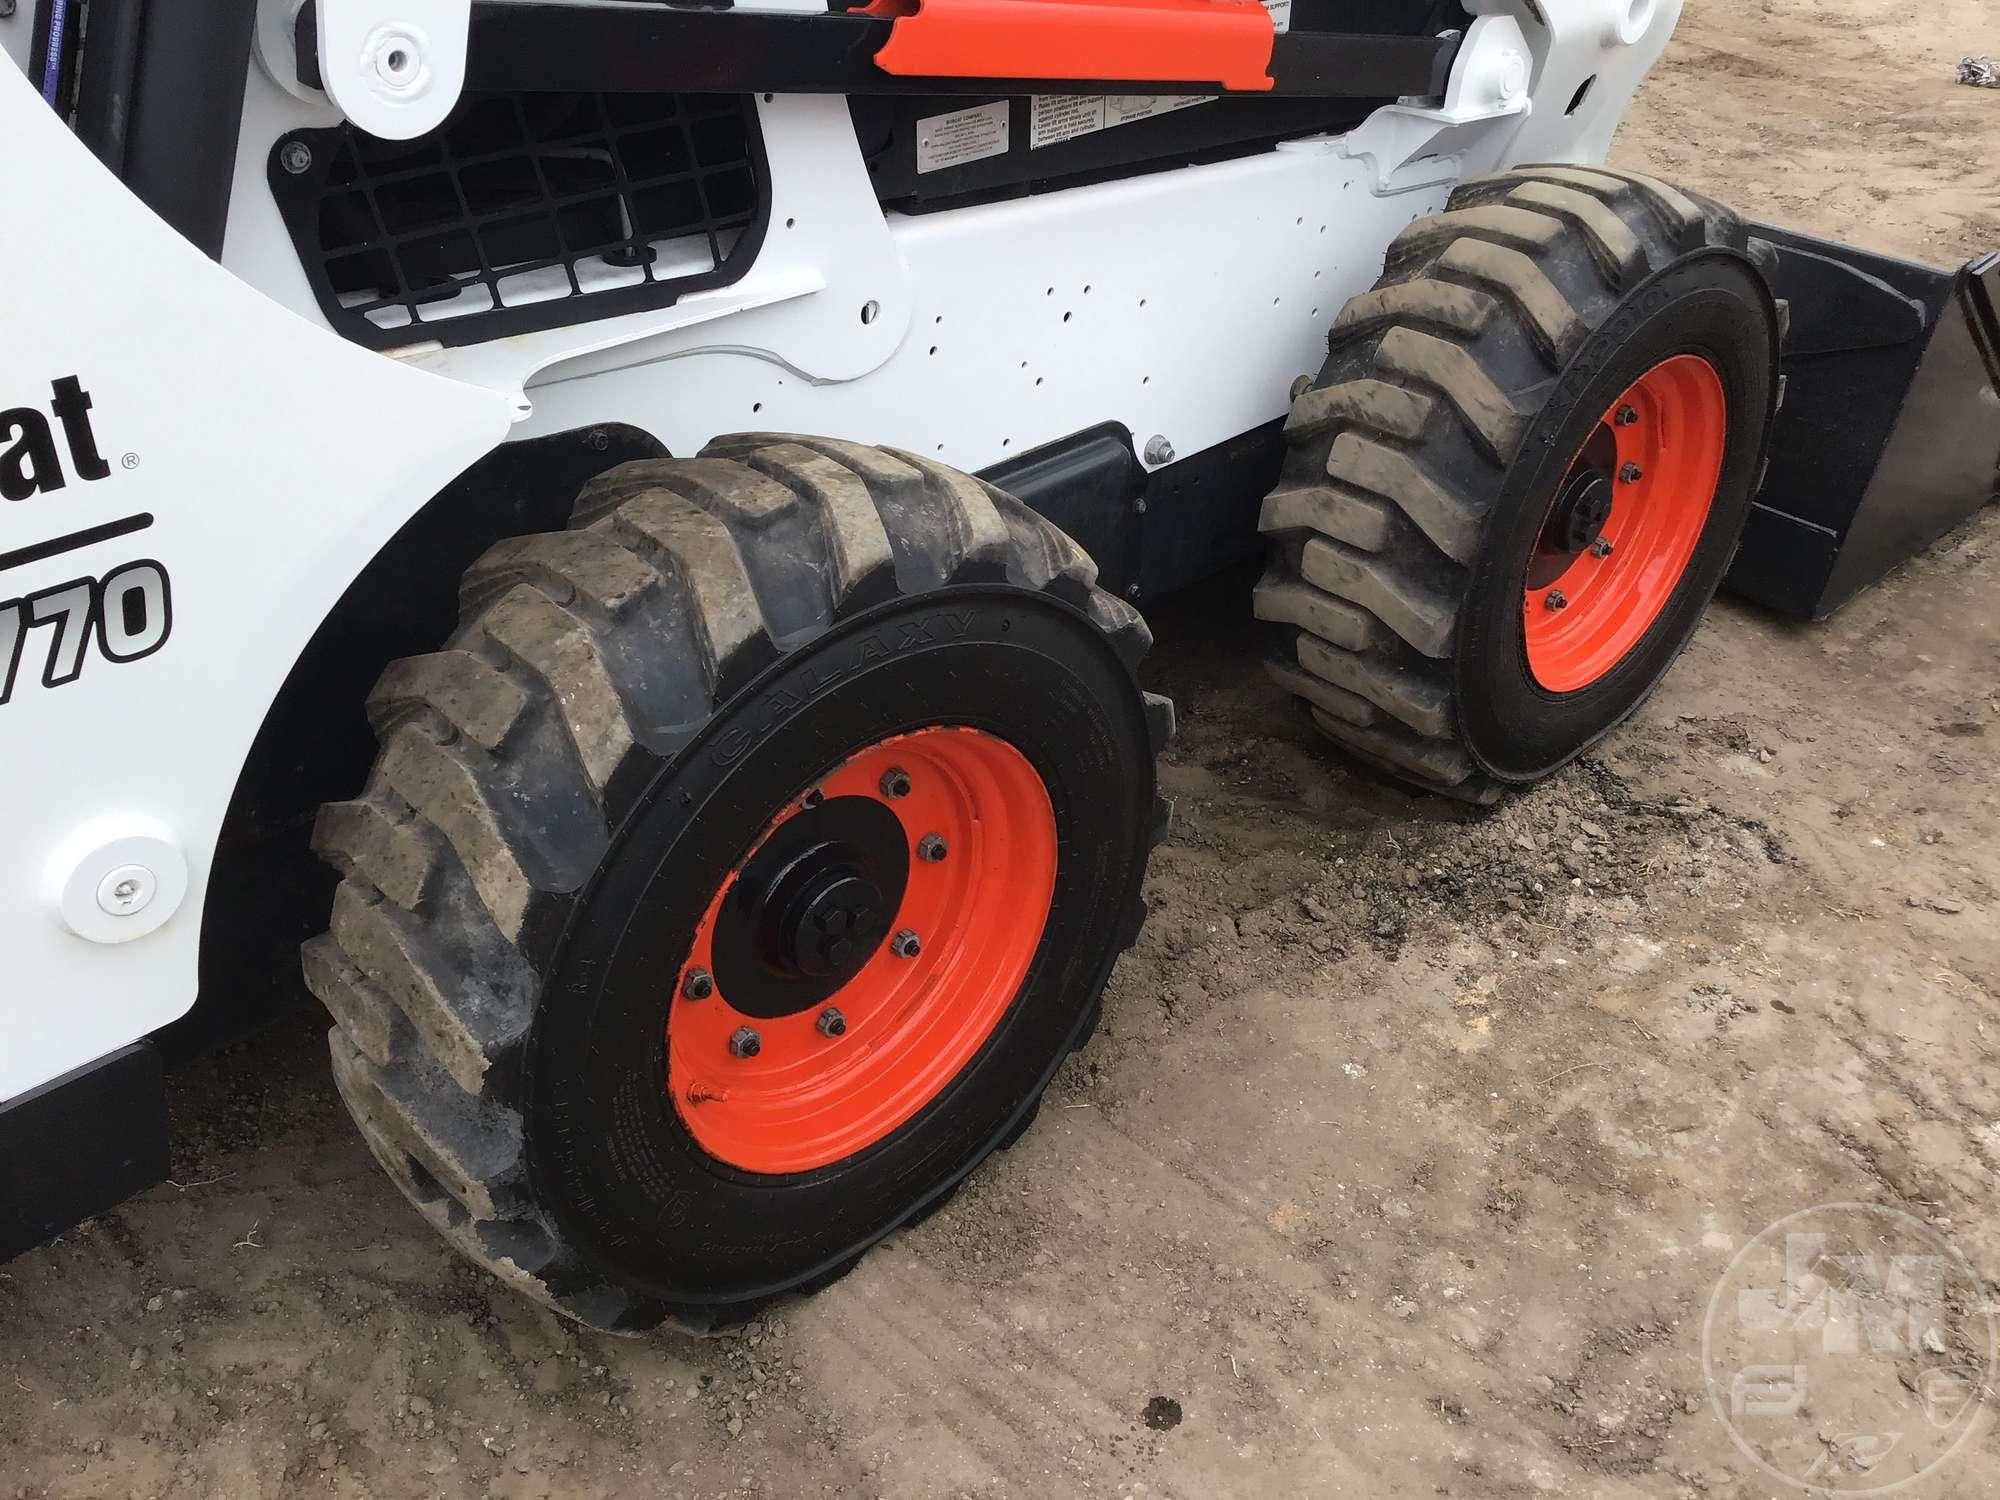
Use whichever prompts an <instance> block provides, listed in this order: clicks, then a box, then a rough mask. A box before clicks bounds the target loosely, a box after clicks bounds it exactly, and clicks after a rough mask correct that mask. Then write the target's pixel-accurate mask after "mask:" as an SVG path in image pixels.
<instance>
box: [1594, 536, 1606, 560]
mask: <svg viewBox="0 0 2000 1500" xmlns="http://www.w3.org/2000/svg"><path fill="white" fill-rule="evenodd" d="M1590 555H1591V556H1592V557H1609V556H1610V555H1611V543H1609V542H1607V541H1606V540H1605V539H1604V538H1603V537H1599V538H1598V539H1597V540H1596V541H1594V542H1592V543H1591V544H1590Z"/></svg>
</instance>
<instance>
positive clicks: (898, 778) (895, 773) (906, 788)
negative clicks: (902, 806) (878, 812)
mask: <svg viewBox="0 0 2000 1500" xmlns="http://www.w3.org/2000/svg"><path fill="white" fill-rule="evenodd" d="M882 795H883V796H885V797H888V798H890V799H892V800H893V799H894V798H897V797H907V796H909V795H910V773H909V772H908V771H905V770H904V769H903V768H902V767H901V766H891V767H890V768H889V769H888V770H886V771H884V772H883V773H882Z"/></svg>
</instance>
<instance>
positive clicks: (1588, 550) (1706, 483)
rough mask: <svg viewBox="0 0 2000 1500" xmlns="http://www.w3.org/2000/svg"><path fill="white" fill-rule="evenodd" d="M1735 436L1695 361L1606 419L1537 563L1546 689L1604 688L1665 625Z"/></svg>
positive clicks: (1531, 648)
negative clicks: (1654, 629) (1658, 625)
mask: <svg viewBox="0 0 2000 1500" xmlns="http://www.w3.org/2000/svg"><path fill="white" fill-rule="evenodd" d="M1728 431H1729V419H1728V407H1727V402H1726V399H1725V396H1724V392H1723V388H1722V377H1721V376H1720V375H1718V374H1717V373H1716V370H1715V366H1714V365H1712V364H1710V363H1709V362H1708V361H1707V360H1706V359H1703V358H1702V357H1700V356H1699V355H1694V354H1682V355H1676V356H1675V357H1674V358H1672V359H1669V360H1665V361H1663V362H1662V363H1660V364H1658V365H1655V366H1654V367H1653V368H1652V369H1650V370H1648V371H1647V372H1646V373H1645V374H1644V375H1642V376H1640V377H1639V379H1638V381H1637V382H1636V383H1635V384H1634V385H1633V386H1632V387H1631V389H1630V390H1628V391H1626V392H1625V394H1624V395H1622V396H1620V397H1619V398H1618V400H1617V401H1616V402H1615V403H1614V404H1613V405H1612V407H1611V409H1610V410H1609V411H1607V412H1606V413H1605V414H1604V418H1603V420H1602V421H1601V422H1600V423H1599V424H1598V426H1597V428H1596V429H1595V430H1594V431H1593V432H1592V434H1591V436H1590V438H1589V440H1588V441H1587V442H1586V443H1585V444H1584V447H1583V449H1582V451H1581V452H1580V453H1579V454H1578V455H1577V458H1576V461H1575V462H1574V463H1573V464H1572V465H1571V467H1570V470H1569V472H1568V474H1566V475H1565V476H1564V479H1563V484H1562V487H1561V489H1559V490H1558V492H1557V495H1556V498H1555V500H1554V501H1553V502H1552V503H1551V505H1550V507H1549V512H1548V515H1547V516H1546V518H1545V519H1544V521H1543V525H1542V529H1541V532H1540V533H1539V534H1538V536H1537V537H1536V541H1535V552H1534V555H1533V556H1532V557H1531V558H1530V560H1529V567H1528V578H1527V591H1526V594H1525V596H1524V597H1523V599H1522V602H1521V608H1522V619H1523V622H1524V624H1525V626H1526V635H1527V654H1528V669H1529V671H1530V672H1531V673H1532V674H1533V676H1534V679H1535V681H1536V682H1537V683H1539V684H1540V685H1541V686H1542V687H1543V688H1545V689H1546V690H1547V691H1549V692H1552V693H1573V692H1576V691H1578V690H1580V689H1582V688H1587V687H1589V686H1590V685H1591V684H1592V683H1594V682H1597V681H1599V680H1601V679H1602V678H1603V677H1605V676H1606V675H1607V674H1608V673H1610V672H1611V671H1612V670H1613V669H1614V668H1615V667H1617V666H1618V664H1619V663H1620V662H1622V661H1624V660H1625V658H1626V657H1627V656H1628V655H1629V654H1630V653H1631V651H1632V648H1633V647H1634V646H1636V645H1638V644H1639V641H1640V639H1641V638H1642V637H1644V636H1645V634H1646V632H1647V631H1648V630H1650V629H1651V628H1652V626H1653V623H1654V622H1655V621H1656V620H1658V619H1659V617H1660V613H1661V611H1662V610H1664V609H1665V608H1666V607H1667V601H1668V600H1670V599H1671V598H1672V597H1673V595H1674V591H1675V589H1676V588H1677V587H1679V585H1680V581H1681V578H1682V576H1683V575H1684V574H1685V573H1686V572H1687V566H1688V562H1689V560H1690V559H1691V558H1692V557H1693V556H1694V551H1695V547H1696V546H1697V545H1698V544H1699V543H1700V541H1701V536H1702V532H1703V531H1704V530H1705V529H1706V528H1707V525H1708V517H1709V512H1710V511H1711V510H1712V509H1713V508H1714V504H1715V491H1716V485H1717V484H1718V482H1719V481H1720V480H1721V477H1722V460H1723V454H1724V452H1725V450H1726V447H1727V443H1728Z"/></svg>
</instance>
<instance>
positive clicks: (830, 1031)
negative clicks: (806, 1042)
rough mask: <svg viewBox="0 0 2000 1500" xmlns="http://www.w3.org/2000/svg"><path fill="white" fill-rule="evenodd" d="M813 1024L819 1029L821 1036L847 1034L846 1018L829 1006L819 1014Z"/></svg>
mask: <svg viewBox="0 0 2000 1500" xmlns="http://www.w3.org/2000/svg"><path fill="white" fill-rule="evenodd" d="M813 1024H814V1025H815V1026H817V1027H818V1028H819V1034H820V1035H821V1036H845V1035H846V1034H847V1017H845V1016H843V1015H842V1014H841V1013H840V1012H839V1010H838V1009H836V1008H835V1007H833V1006H831V1005H829V1006H828V1007H827V1008H826V1009H825V1010H823V1011H821V1012H820V1013H819V1019H818V1020H817V1021H815V1022H814V1023H813Z"/></svg>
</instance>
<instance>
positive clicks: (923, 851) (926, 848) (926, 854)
mask: <svg viewBox="0 0 2000 1500" xmlns="http://www.w3.org/2000/svg"><path fill="white" fill-rule="evenodd" d="M944 854H945V849H944V840H943V839H941V838H939V837H938V836H937V835H936V834H934V833H927V834H925V835H924V836H923V837H922V838H920V839H918V840H917V858H918V859H920V860H922V861H923V862H924V863H925V864H927V865H934V864H936V863H937V862H938V861H939V860H941V859H943V858H944Z"/></svg>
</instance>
